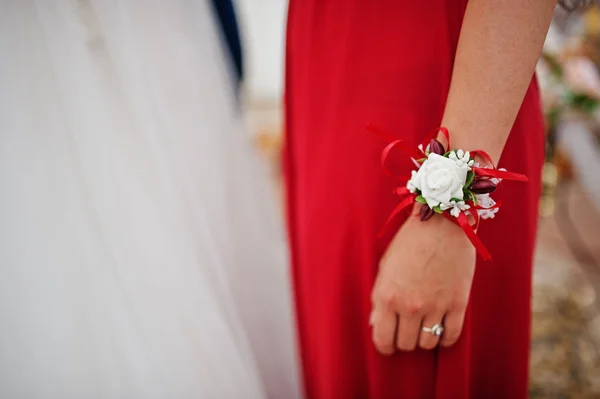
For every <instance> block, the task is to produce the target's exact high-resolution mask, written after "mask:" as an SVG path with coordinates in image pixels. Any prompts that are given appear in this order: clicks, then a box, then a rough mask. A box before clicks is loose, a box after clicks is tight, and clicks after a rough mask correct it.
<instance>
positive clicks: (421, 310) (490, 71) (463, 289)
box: [371, 0, 556, 354]
mask: <svg viewBox="0 0 600 399" xmlns="http://www.w3.org/2000/svg"><path fill="white" fill-rule="evenodd" d="M555 4H556V0H494V1H489V0H471V1H470V2H469V5H468V6H467V10H466V14H465V17H464V21H463V26H462V31H461V36H460V40H459V45H458V49H457V53H456V60H455V65H454V71H453V75H452V83H451V88H450V92H449V95H448V100H447V104H446V110H445V113H444V118H443V126H445V127H447V128H448V129H449V130H450V132H451V135H452V147H453V148H464V149H465V150H469V149H480V150H484V151H487V152H488V153H489V154H490V155H491V156H492V158H493V159H494V161H497V160H498V159H499V158H500V155H501V153H502V150H503V148H504V145H505V143H506V140H507V139H508V135H509V133H510V130H511V127H512V125H513V123H514V120H515V118H516V115H517V113H518V111H519V108H520V106H521V103H522V101H523V97H524V95H525V92H526V91H527V88H528V86H529V84H530V82H531V79H532V76H533V72H534V69H535V65H536V62H537V60H538V57H539V55H540V52H541V49H542V45H543V42H544V38H545V35H546V32H547V30H548V27H549V24H550V21H551V19H552V14H553V10H554V6H555ZM474 270H475V251H474V249H473V248H472V246H471V244H470V242H469V241H468V239H467V238H466V237H465V235H464V234H463V232H462V230H461V229H460V228H459V227H458V226H456V225H454V224H453V223H451V222H449V221H447V220H445V219H444V218H443V217H434V218H432V219H431V220H429V221H427V222H426V223H422V222H420V221H419V220H418V219H417V218H410V219H409V220H408V221H407V222H406V223H405V224H404V226H402V228H401V229H400V230H399V231H398V233H397V234H396V236H395V237H394V239H393V240H392V242H391V244H390V246H389V247H388V249H387V251H386V253H385V255H384V257H383V258H382V260H381V262H380V267H379V273H378V276H377V280H376V283H375V286H374V288H373V292H372V301H373V311H372V316H371V324H372V325H373V341H374V343H375V345H376V347H377V348H378V350H379V351H380V352H381V353H384V354H389V353H392V352H394V350H395V349H396V348H399V349H401V350H413V349H414V348H415V347H416V346H417V345H419V346H421V347H422V348H424V349H432V348H434V347H435V346H436V345H437V344H438V343H439V338H437V337H435V336H434V335H432V334H428V333H422V332H421V325H423V326H427V327H431V326H433V325H434V324H437V323H441V322H442V320H444V324H445V332H444V334H443V336H442V340H441V344H442V345H444V346H449V345H452V344H454V343H455V342H456V340H457V339H458V337H459V335H460V332H461V330H462V324H463V320H464V316H465V311H466V307H467V302H468V297H469V292H470V289H471V283H472V279H473V274H474Z"/></svg>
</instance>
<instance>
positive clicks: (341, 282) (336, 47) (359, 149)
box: [285, 0, 544, 399]
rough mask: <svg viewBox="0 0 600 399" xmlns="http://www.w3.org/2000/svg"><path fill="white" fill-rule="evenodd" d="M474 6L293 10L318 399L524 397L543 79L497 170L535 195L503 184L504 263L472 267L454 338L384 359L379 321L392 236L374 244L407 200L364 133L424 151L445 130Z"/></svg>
mask: <svg viewBox="0 0 600 399" xmlns="http://www.w3.org/2000/svg"><path fill="white" fill-rule="evenodd" d="M466 3H467V1H466V0H431V1H398V0H291V4H290V7H289V16H288V19H289V20H288V36H287V61H286V64H287V65H286V67H287V77H286V86H287V92H286V124H287V128H286V134H287V149H286V155H285V163H286V170H287V171H286V174H287V184H288V213H289V224H290V238H291V246H292V258H293V271H294V280H295V293H296V303H297V314H298V323H299V332H300V344H301V345H300V346H301V353H302V363H303V371H304V381H305V389H306V393H307V396H308V398H311V399H338V398H340V399H346V398H348V399H354V398H449V399H450V398H451V399H455V398H477V399H479V398H506V399H518V398H525V397H526V395H527V380H528V373H527V370H528V353H529V338H530V299H531V269H532V257H533V251H534V241H535V234H536V223H537V208H538V196H539V193H540V172H541V165H542V162H543V155H544V137H543V120H542V117H541V110H540V103H539V93H538V88H537V85H536V83H535V82H532V84H531V86H530V87H529V89H528V91H527V95H526V97H525V99H524V102H523V105H522V108H521V111H520V113H519V116H518V118H517V120H516V123H515V125H514V128H513V130H512V132H511V135H510V138H509V139H508V143H507V146H506V148H505V151H504V153H503V155H502V159H501V161H500V164H499V166H500V167H505V168H507V169H509V170H512V171H515V172H519V173H524V174H526V175H528V176H529V178H530V183H529V184H527V185H525V184H520V183H510V184H505V185H504V186H505V187H504V189H503V198H504V205H503V208H502V209H501V210H500V212H499V213H498V215H497V216H496V218H495V219H493V220H488V221H485V223H483V224H482V227H481V228H480V230H479V235H480V237H482V240H483V241H484V243H485V244H486V246H487V248H488V249H489V250H490V251H491V253H492V256H493V261H492V262H487V263H482V262H479V263H478V265H477V270H476V275H475V279H474V283H473V289H472V293H471V301H470V308H469V310H468V315H467V319H466V322H465V323H466V324H465V328H464V332H463V334H462V336H461V339H460V340H459V342H458V343H457V344H456V345H455V346H454V347H452V348H449V349H443V348H440V349H437V350H434V351H424V350H416V351H415V352H411V353H397V354H396V355H393V356H390V357H385V356H381V355H379V354H378V353H377V352H376V351H375V349H374V347H373V344H372V342H371V328H370V326H369V323H368V319H369V312H370V308H371V304H370V293H371V288H372V286H373V281H374V278H375V275H376V272H377V264H378V261H379V259H380V258H381V256H382V253H383V251H384V250H385V246H386V245H387V243H388V242H389V239H390V238H391V237H388V238H387V239H384V240H381V239H378V238H377V233H378V231H379V229H380V228H381V227H382V226H383V224H384V223H385V220H386V218H387V217H388V215H389V214H390V212H391V210H392V209H393V208H394V205H395V203H396V198H395V197H394V196H393V195H392V194H391V193H392V188H393V187H394V181H392V180H391V179H390V178H388V177H387V176H386V175H385V174H384V173H383V172H382V170H381V166H380V163H379V159H380V153H381V150H382V148H383V147H384V144H385V143H384V142H382V141H381V140H380V139H379V138H378V137H375V136H373V135H371V134H369V133H367V132H366V130H365V125H366V124H367V123H368V122H372V123H374V124H376V125H378V126H381V127H384V128H386V129H387V130H389V131H392V132H396V133H397V134H398V135H399V137H401V138H405V139H407V140H411V141H413V142H414V143H415V144H416V143H417V142H418V141H420V139H422V137H423V136H424V135H425V134H426V133H427V132H429V131H430V130H432V129H434V128H436V127H439V125H440V123H441V118H442V113H443V110H444V103H445V100H446V96H447V93H448V88H449V84H450V78H451V73H452V64H453V59H454V54H455V50H456V45H457V41H458V37H459V32H460V28H461V23H462V18H463V14H464V10H465V7H466ZM465 95H468V93H465ZM482 133H483V132H482ZM410 166H411V165H410V164H409V163H407V164H406V168H407V173H408V171H409V170H410Z"/></svg>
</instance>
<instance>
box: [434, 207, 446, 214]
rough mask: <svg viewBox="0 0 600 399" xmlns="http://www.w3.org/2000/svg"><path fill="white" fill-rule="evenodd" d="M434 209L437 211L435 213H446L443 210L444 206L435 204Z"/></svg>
mask: <svg viewBox="0 0 600 399" xmlns="http://www.w3.org/2000/svg"><path fill="white" fill-rule="evenodd" d="M433 210H434V211H435V213H444V211H442V208H440V206H439V205H438V206H434V207H433Z"/></svg>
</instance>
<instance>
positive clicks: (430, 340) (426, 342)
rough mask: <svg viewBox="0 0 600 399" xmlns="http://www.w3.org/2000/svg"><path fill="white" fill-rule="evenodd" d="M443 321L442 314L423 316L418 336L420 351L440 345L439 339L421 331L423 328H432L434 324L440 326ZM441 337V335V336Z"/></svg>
mask: <svg viewBox="0 0 600 399" xmlns="http://www.w3.org/2000/svg"><path fill="white" fill-rule="evenodd" d="M443 319H444V315H443V313H436V314H435V313H434V314H431V315H427V316H425V318H423V324H422V326H421V331H420V334H419V347H421V348H422V349H428V350H430V349H434V348H435V347H436V346H438V344H439V343H440V337H439V336H437V335H435V334H432V333H431V332H426V331H423V330H422V329H423V327H427V328H432V327H433V326H435V325H436V324H439V325H442V326H443V323H442V320H443ZM442 336H443V334H442Z"/></svg>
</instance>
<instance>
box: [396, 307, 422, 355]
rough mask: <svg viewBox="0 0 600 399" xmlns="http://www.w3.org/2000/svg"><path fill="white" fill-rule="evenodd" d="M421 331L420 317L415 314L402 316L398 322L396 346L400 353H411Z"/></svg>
mask: <svg viewBox="0 0 600 399" xmlns="http://www.w3.org/2000/svg"><path fill="white" fill-rule="evenodd" d="M420 329H421V316H420V315H417V314H402V315H400V321H399V322H398V336H397V338H396V346H397V347H398V349H400V350H401V351H413V350H415V348H416V347H417V341H418V340H419V330H420Z"/></svg>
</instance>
